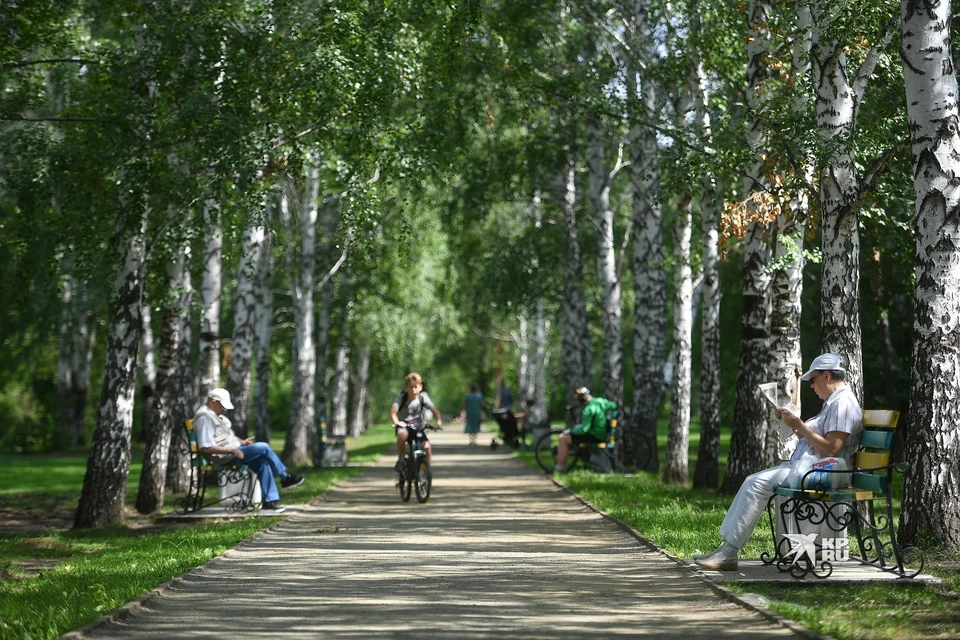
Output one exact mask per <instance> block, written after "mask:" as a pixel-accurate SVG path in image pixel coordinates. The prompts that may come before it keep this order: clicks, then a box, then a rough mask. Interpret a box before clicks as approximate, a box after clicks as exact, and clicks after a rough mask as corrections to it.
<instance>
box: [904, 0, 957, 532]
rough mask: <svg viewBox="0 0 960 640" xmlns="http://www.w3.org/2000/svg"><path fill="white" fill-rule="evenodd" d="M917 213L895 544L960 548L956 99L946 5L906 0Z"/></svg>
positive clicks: (906, 75) (906, 67) (907, 73)
mask: <svg viewBox="0 0 960 640" xmlns="http://www.w3.org/2000/svg"><path fill="white" fill-rule="evenodd" d="M900 15H901V18H902V45H901V48H900V52H901V56H902V58H903V73H904V84H905V90H906V102H907V119H908V123H909V127H910V140H911V143H912V147H913V161H914V165H915V171H914V191H915V193H916V208H915V217H914V234H915V236H916V243H917V252H916V269H915V273H916V277H915V285H914V286H915V289H914V290H915V296H914V297H915V299H916V312H915V317H914V324H913V364H912V370H911V382H910V424H909V431H908V432H907V433H908V435H907V452H906V459H907V462H908V464H909V465H910V472H909V473H906V474H904V482H903V503H902V509H901V512H900V528H899V537H900V541H901V542H902V543H905V544H923V545H930V546H937V547H939V546H941V545H943V546H945V547H947V548H952V549H957V548H960V466H958V465H957V460H958V459H960V437H958V430H957V425H960V402H958V401H957V400H958V397H960V389H958V386H960V382H958V381H960V349H958V345H960V190H958V189H957V186H956V176H957V175H958V174H960V154H958V152H957V149H958V148H960V105H958V104H957V96H958V95H960V87H958V83H957V76H956V69H955V67H954V60H953V57H952V53H951V51H952V49H951V36H952V29H951V25H952V23H953V16H952V15H951V8H950V3H949V2H942V3H929V4H922V3H918V2H914V1H912V0H904V1H903V4H902V8H901V11H900Z"/></svg>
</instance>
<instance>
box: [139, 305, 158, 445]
mask: <svg viewBox="0 0 960 640" xmlns="http://www.w3.org/2000/svg"><path fill="white" fill-rule="evenodd" d="M140 323H141V328H140V348H139V349H138V350H137V354H138V355H137V357H138V359H139V364H138V366H139V369H140V405H141V409H140V434H139V435H140V438H141V439H142V438H143V434H145V433H146V432H147V431H148V430H149V429H150V424H151V423H152V421H153V405H154V399H153V390H154V388H156V385H157V358H156V350H157V349H156V343H155V341H154V339H153V315H152V313H151V311H150V301H149V300H147V301H145V302H144V304H143V305H142V306H141V308H140Z"/></svg>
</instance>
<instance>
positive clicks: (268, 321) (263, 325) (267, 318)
mask: <svg viewBox="0 0 960 640" xmlns="http://www.w3.org/2000/svg"><path fill="white" fill-rule="evenodd" d="M256 297H257V303H256V307H255V310H254V314H255V318H254V324H255V329H254V334H255V337H256V342H257V357H256V365H255V366H256V378H257V385H256V387H255V388H254V390H253V433H254V435H255V436H256V437H257V440H258V441H260V442H270V343H271V341H272V340H273V235H272V234H269V233H268V234H266V235H265V237H264V241H263V249H262V251H261V252H260V265H259V267H258V269H257V290H256Z"/></svg>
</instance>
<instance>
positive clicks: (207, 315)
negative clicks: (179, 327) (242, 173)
mask: <svg viewBox="0 0 960 640" xmlns="http://www.w3.org/2000/svg"><path fill="white" fill-rule="evenodd" d="M203 219H204V223H205V224H206V229H207V233H206V239H207V242H206V245H205V247H204V251H203V283H202V284H201V285H200V306H201V309H202V311H201V314H200V398H206V397H207V393H208V392H209V391H210V390H211V389H214V388H216V387H219V386H220V294H221V289H222V280H223V277H222V273H223V231H222V230H221V224H220V205H219V204H217V202H216V201H214V200H207V202H206V203H205V204H204V208H203Z"/></svg>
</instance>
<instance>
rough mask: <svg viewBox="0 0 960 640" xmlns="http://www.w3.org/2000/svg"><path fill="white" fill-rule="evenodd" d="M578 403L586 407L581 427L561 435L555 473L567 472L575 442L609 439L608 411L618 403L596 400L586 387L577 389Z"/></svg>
mask: <svg viewBox="0 0 960 640" xmlns="http://www.w3.org/2000/svg"><path fill="white" fill-rule="evenodd" d="M577 401H578V402H580V404H582V405H584V407H583V417H582V418H581V420H580V425H579V426H576V427H573V428H572V429H566V430H565V431H564V432H563V433H561V434H560V442H559V446H558V447H557V466H556V467H554V469H553V470H554V472H555V473H556V472H562V471H566V470H567V454H568V453H569V452H570V447H571V446H572V445H573V443H574V442H576V443H581V442H588V443H589V442H603V440H604V438H606V437H607V411H610V410H611V409H616V408H617V403H616V402H613V401H612V400H607V399H606V398H594V397H593V396H592V395H590V389H587V388H586V387H580V388H579V389H577Z"/></svg>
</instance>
